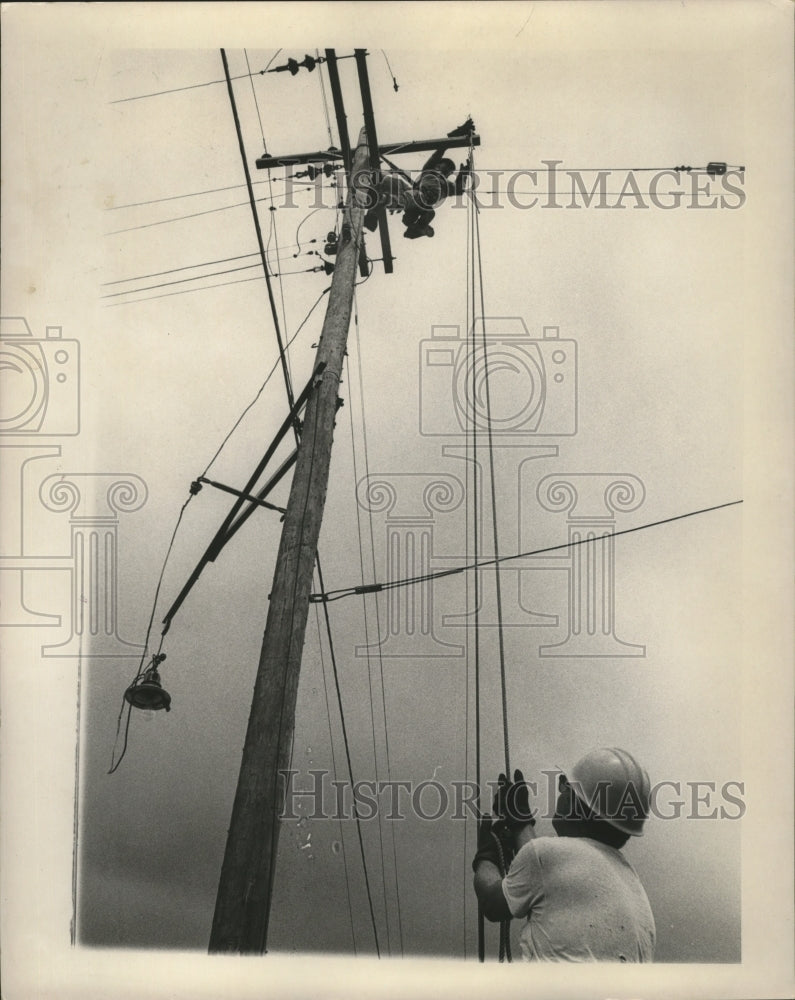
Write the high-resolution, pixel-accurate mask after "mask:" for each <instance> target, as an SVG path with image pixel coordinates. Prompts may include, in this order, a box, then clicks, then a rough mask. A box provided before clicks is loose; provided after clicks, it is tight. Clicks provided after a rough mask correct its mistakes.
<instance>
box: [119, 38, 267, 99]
mask: <svg viewBox="0 0 795 1000" xmlns="http://www.w3.org/2000/svg"><path fill="white" fill-rule="evenodd" d="M281 51H282V50H281V49H277V50H276V55H274V56H273V57H272V58H271V61H270V62H269V63H268V65H267V66H266V67H265V69H260V70H257V72H256V73H253V74H252V73H241V75H240V76H233V77H232V79H233V80H245V78H246V77H247V76H262V74H263V73H267V71H268V69H269V68H270V66H271V65H272V63H273V62H274V61H275V59H276V58H277V57H278V55H279V53H280V52H281ZM225 82H226V80H208V81H207V82H206V83H191V84H189V85H188V86H186V87H172V88H171V89H170V90H156V91H155V92H154V93H152V94H136V95H135V96H134V97H120V98H118V100H115V101H108V104H126V103H127V102H128V101H142V100H144V99H145V98H147V97H161V96H162V95H163V94H178V93H180V92H181V91H183V90H197V89H198V88H199V87H212V86H213V85H214V84H216V83H225Z"/></svg>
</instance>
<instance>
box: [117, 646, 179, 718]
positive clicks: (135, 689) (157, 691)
mask: <svg viewBox="0 0 795 1000" xmlns="http://www.w3.org/2000/svg"><path fill="white" fill-rule="evenodd" d="M162 660H165V655H164V654H160V656H156V657H155V658H154V659H153V660H152V666H151V667H149V669H148V670H146V671H145V672H144V674H143V676H141V677H140V678H137V679H136V680H135V681H133V683H132V684H131V685H130V686H129V687H128V688H127V690H126V691H125V692H124V698H125V701H128V702H129V703H130V704H131V705H132V707H133V708H140V709H143V710H144V711H148V712H157V711H159V710H160V709H161V708H164V709H165V710H166V711H167V712H170V711H171V695H170V694H169V693H168V691H166V690H165V688H164V687H163V685H162V684H161V682H160V674H159V673H158V672H157V665H158V664H159V663H160V662H161V661H162Z"/></svg>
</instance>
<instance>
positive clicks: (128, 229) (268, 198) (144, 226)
mask: <svg viewBox="0 0 795 1000" xmlns="http://www.w3.org/2000/svg"><path fill="white" fill-rule="evenodd" d="M295 190H297V191H311V190H312V186H311V184H310V185H307V186H306V187H301V188H296V189H295ZM286 194H287V192H284V193H283V195H270V196H269V195H266V196H264V197H262V198H257V199H255V200H256V201H272V200H273V199H274V198H281V197H283V196H285V195H286ZM248 204H250V202H248V201H236V202H235V203H234V205H221V206H219V207H218V208H206V209H204V210H203V211H201V212H191V213H190V214H189V215H174V216H172V217H171V218H170V219H159V220H158V221H157V222H144V223H143V224H142V225H139V226H127V227H126V228H124V229H111V230H110V232H107V233H105V234H104V235H105V236H116V235H118V234H119V233H132V232H135V230H137V229H152V228H153V227H154V226H165V225H166V224H167V223H169V222H182V221H183V220H184V219H198V218H199V216H201V215H212V214H213V213H214V212H226V211H228V210H229V209H231V208H242V207H243V206H244V205H248Z"/></svg>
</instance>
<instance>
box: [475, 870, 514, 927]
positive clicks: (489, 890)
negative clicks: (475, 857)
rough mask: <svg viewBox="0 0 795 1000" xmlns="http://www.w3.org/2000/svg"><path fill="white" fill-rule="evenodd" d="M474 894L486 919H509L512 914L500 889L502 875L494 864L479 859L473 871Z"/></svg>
mask: <svg viewBox="0 0 795 1000" xmlns="http://www.w3.org/2000/svg"><path fill="white" fill-rule="evenodd" d="M475 895H476V896H477V897H478V902H479V903H480V905H481V908H482V909H483V915H484V916H485V917H486V919H487V920H491V921H494V922H496V921H498V920H510V919H511V918H512V917H513V914H512V913H511V911H510V910H509V909H508V903H507V902H506V900H505V895H504V894H503V891H502V876H501V875H500V873H499V871H498V870H497V867H496V865H493V864H492V863H491V862H490V861H481V862H480V864H479V865H478V870H477V871H476V872H475Z"/></svg>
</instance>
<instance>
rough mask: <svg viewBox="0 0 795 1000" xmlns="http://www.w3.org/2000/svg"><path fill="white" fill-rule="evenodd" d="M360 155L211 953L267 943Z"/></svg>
mask: <svg viewBox="0 0 795 1000" xmlns="http://www.w3.org/2000/svg"><path fill="white" fill-rule="evenodd" d="M368 162H369V156H368V148H367V136H366V132H365V130H364V129H362V131H361V133H360V135H359V143H358V146H357V148H356V152H355V154H354V158H353V168H352V177H351V181H352V183H351V186H350V189H349V192H348V199H347V205H346V208H345V213H344V216H343V226H342V232H341V235H340V242H339V249H338V251H337V257H336V262H335V269H334V277H333V279H332V283H331V291H330V292H329V303H328V309H327V311H326V317H325V320H324V322H323V331H322V333H321V336H320V342H319V344H318V349H317V362H316V367H317V365H319V364H320V363H325V368H324V369H323V373H322V375H321V376H319V378H318V384H317V386H316V387H315V389H314V391H313V392H312V394H311V396H310V398H309V402H308V403H307V407H306V411H305V415H304V429H303V433H302V436H301V443H300V446H299V449H298V458H297V460H296V464H295V473H294V475H293V483H292V488H291V491H290V499H289V502H288V505H287V513H286V515H285V519H284V527H283V530H282V537H281V543H280V545H279V553H278V556H277V560H276V571H275V575H274V580H273V587H272V589H271V594H270V604H269V607H268V616H267V623H266V626H265V636H264V639H263V643H262V652H261V653H260V661H259V669H258V671H257V679H256V682H255V685H254V698H253V701H252V705H251V713H250V715H249V721H248V729H247V732H246V741H245V744H244V747H243V759H242V762H241V766H240V775H239V777H238V783H237V791H236V793H235V800H234V805H233V807H232V817H231V821H230V826H229V833H228V836H227V842H226V852H225V854H224V860H223V865H222V867H221V878H220V882H219V885H218V895H217V898H216V904H215V914H214V916H213V925H212V931H211V934H210V947H209V950H210V952H240V953H243V954H251V953H255V954H261V953H263V952H264V951H265V950H266V944H267V934H268V919H269V916H270V905H271V897H272V894H273V879H274V874H275V866H276V852H277V847H278V842H279V815H280V813H281V811H282V807H283V795H284V782H283V780H282V778H281V774H282V773H283V772H285V771H286V770H287V769H288V768H289V765H290V749H291V746H292V737H293V729H294V726H295V703H296V695H297V692H298V676H299V673H300V669H301V654H302V651H303V645H304V634H305V631H306V621H307V615H308V612H309V594H310V591H311V587H312V573H313V570H314V566H315V554H316V551H317V544H318V537H319V535H320V525H321V521H322V519H323V507H324V504H325V500H326V488H327V485H328V472H329V463H330V459H331V445H332V437H333V429H334V418H335V415H336V412H337V408H338V407H337V400H338V395H337V393H338V385H339V381H340V373H341V371H342V365H343V358H344V355H345V345H346V341H347V337H348V327H349V325H350V319H351V307H352V303H353V289H354V282H355V279H356V263H357V259H358V256H359V244H360V242H361V232H362V221H363V218H364V213H365V209H366V207H367V205H366V190H360V189H358V188H357V183H356V182H357V179H359V182H360V184H361V179H362V177H363V176H365V177H366V176H367V171H368Z"/></svg>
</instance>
